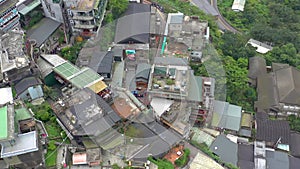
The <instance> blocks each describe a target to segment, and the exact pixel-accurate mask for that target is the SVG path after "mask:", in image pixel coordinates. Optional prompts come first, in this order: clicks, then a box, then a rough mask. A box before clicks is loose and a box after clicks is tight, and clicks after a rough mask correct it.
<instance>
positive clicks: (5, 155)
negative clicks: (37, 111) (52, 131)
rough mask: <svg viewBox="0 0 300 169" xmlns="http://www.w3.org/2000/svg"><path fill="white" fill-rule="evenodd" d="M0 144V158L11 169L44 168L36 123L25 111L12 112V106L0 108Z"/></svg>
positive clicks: (40, 141) (43, 143)
mask: <svg viewBox="0 0 300 169" xmlns="http://www.w3.org/2000/svg"><path fill="white" fill-rule="evenodd" d="M0 116H1V117H0V120H1V122H0V127H1V131H0V144H1V152H0V158H2V159H3V160H4V161H5V163H6V164H8V165H9V166H10V167H12V168H36V169H43V168H45V164H44V153H43V147H42V146H45V144H46V141H45V138H42V137H39V136H38V135H39V133H40V132H45V131H40V130H37V127H35V126H36V122H35V120H34V119H33V118H32V115H31V114H30V113H29V112H28V111H27V110H26V109H24V108H23V109H17V110H14V106H13V105H10V104H8V105H6V106H4V107H2V108H0Z"/></svg>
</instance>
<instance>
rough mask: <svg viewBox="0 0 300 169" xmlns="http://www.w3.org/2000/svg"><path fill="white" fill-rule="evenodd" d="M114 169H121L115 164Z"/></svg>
mask: <svg viewBox="0 0 300 169" xmlns="http://www.w3.org/2000/svg"><path fill="white" fill-rule="evenodd" d="M112 168H113V169H120V168H121V167H119V166H118V164H113V165H112Z"/></svg>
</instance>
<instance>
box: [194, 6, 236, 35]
mask: <svg viewBox="0 0 300 169" xmlns="http://www.w3.org/2000/svg"><path fill="white" fill-rule="evenodd" d="M190 1H191V3H192V4H193V5H195V6H197V7H198V8H199V9H200V10H202V11H204V12H205V13H207V14H210V15H213V16H216V17H217V23H218V26H219V28H220V29H221V30H224V31H225V30H226V31H230V32H233V33H238V31H237V30H236V29H235V28H234V27H232V26H231V25H230V24H229V23H228V22H227V21H226V20H225V19H224V17H223V16H222V14H221V13H220V11H219V9H218V3H217V0H210V3H208V2H207V0H190Z"/></svg>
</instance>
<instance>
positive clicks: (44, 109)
mask: <svg viewBox="0 0 300 169" xmlns="http://www.w3.org/2000/svg"><path fill="white" fill-rule="evenodd" d="M26 106H27V107H28V108H30V109H31V110H32V111H33V113H34V117H35V118H37V119H38V120H41V121H43V122H48V121H49V120H50V118H51V117H53V116H54V115H53V111H52V108H51V106H50V105H49V103H48V102H44V103H42V104H41V105H32V104H31V103H27V104H26Z"/></svg>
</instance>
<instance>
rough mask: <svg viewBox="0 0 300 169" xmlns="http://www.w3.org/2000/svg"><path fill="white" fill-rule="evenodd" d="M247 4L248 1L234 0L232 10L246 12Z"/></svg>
mask: <svg viewBox="0 0 300 169" xmlns="http://www.w3.org/2000/svg"><path fill="white" fill-rule="evenodd" d="M245 2H246V0H234V1H233V4H232V9H233V10H239V11H244V6H245Z"/></svg>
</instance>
